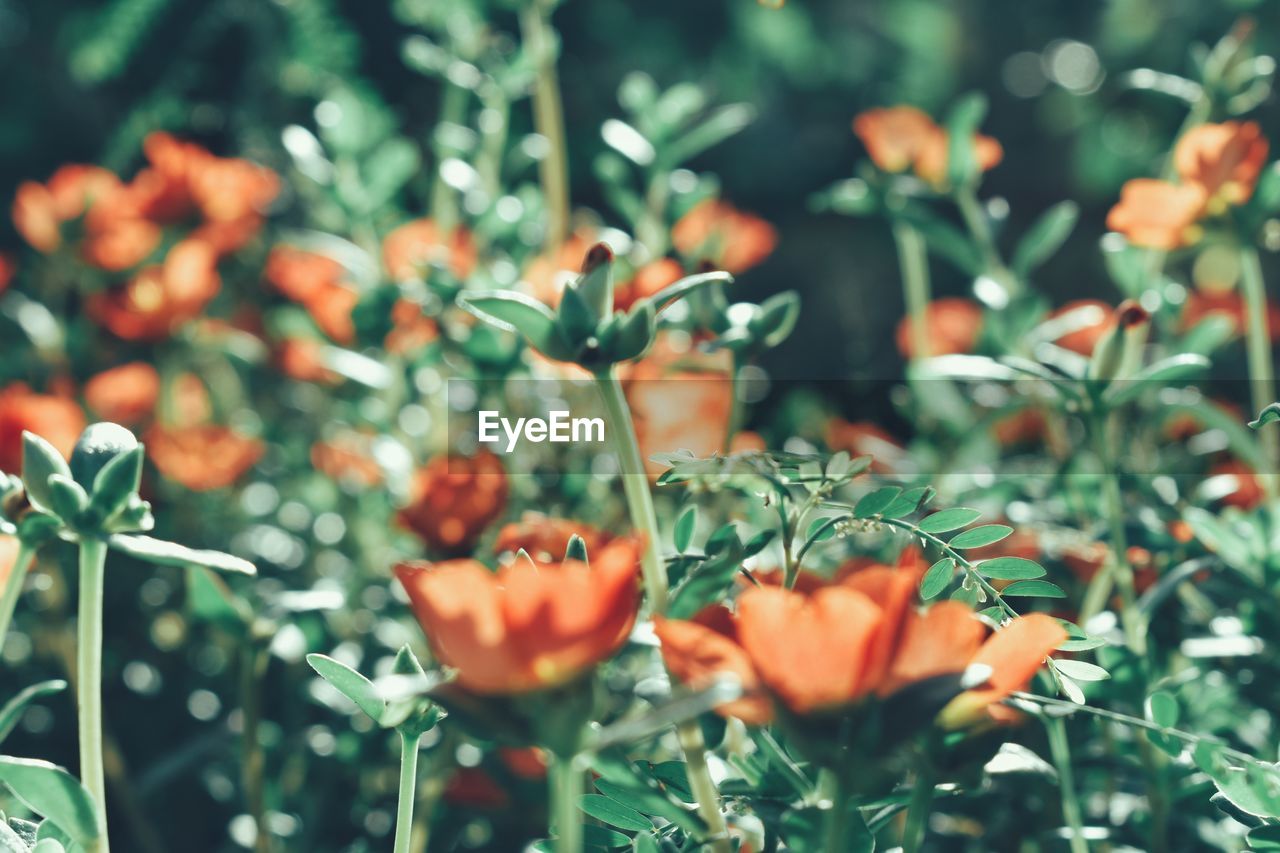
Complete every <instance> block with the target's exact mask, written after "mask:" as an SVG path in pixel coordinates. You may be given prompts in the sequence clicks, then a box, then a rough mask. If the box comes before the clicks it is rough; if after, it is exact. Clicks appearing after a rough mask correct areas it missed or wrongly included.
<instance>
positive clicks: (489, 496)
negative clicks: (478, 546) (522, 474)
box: [397, 450, 508, 554]
mask: <svg viewBox="0 0 1280 853" xmlns="http://www.w3.org/2000/svg"><path fill="white" fill-rule="evenodd" d="M507 491H508V483H507V474H506V471H505V470H503V467H502V463H501V462H499V461H498V457H497V456H495V455H494V454H492V453H490V452H489V451H487V450H486V451H481V452H480V453H477V454H476V455H475V456H470V457H468V456H459V455H456V454H450V455H447V456H437V457H435V458H434V459H432V460H431V461H430V462H428V463H427V464H426V465H425V466H424V467H423V468H421V469H419V471H418V472H417V473H416V474H415V475H414V477H413V484H412V487H411V493H410V497H409V505H408V506H406V507H404V508H403V509H401V510H400V512H399V514H398V515H397V519H398V521H399V523H400V525H401V526H403V527H405V528H406V529H408V530H411V531H413V532H414V533H415V534H417V536H418V537H419V538H420V539H422V541H423V542H425V543H426V544H427V545H428V546H429V547H431V548H434V549H436V550H438V551H441V552H443V553H445V554H458V553H462V552H465V551H467V550H469V549H470V548H471V546H472V545H473V544H474V543H475V541H476V539H478V538H479V537H480V534H481V533H483V532H484V530H485V528H486V527H488V526H489V525H490V524H492V523H493V522H494V521H495V520H496V519H497V518H498V516H500V515H502V511H503V510H504V509H505V508H506V504H507Z"/></svg>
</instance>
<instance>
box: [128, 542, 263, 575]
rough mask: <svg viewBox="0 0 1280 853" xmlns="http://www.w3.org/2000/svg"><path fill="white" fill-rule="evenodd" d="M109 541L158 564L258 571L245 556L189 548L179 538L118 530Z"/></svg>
mask: <svg viewBox="0 0 1280 853" xmlns="http://www.w3.org/2000/svg"><path fill="white" fill-rule="evenodd" d="M107 544H108V545H109V546H110V547H111V548H112V549H113V550H116V551H119V552H120V553H122V554H128V555H129V556H130V557H134V558H136V559H139V560H142V561H143V562H146V563H152V564H154V565H157V566H177V567H179V568H186V567H188V566H202V567H204V568H206V569H214V570H216V571H219V572H234V573H237V574H242V575H256V574H257V573H258V570H257V568H255V567H254V565H253V563H250V562H249V561H248V560H242V559H241V558H239V557H234V556H232V555H231V554H225V553H223V552H222V551H206V550H199V549H196V548H188V547H187V546H185V545H179V544H178V543H176V542H166V541H164V540H163V539H155V538H153V537H151V536H134V535H132V534H123V533H117V534H115V535H114V536H110V537H108V538H107Z"/></svg>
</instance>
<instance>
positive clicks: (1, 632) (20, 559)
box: [0, 540, 36, 650]
mask: <svg viewBox="0 0 1280 853" xmlns="http://www.w3.org/2000/svg"><path fill="white" fill-rule="evenodd" d="M35 559H36V551H35V549H34V548H32V547H31V546H30V545H28V544H27V543H26V542H23V541H22V540H18V553H17V555H16V556H14V558H13V565H12V566H10V567H9V577H8V578H6V579H5V582H4V592H3V593H0V650H3V649H4V638H5V636H6V635H7V634H8V633H9V623H10V622H12V621H13V611H14V608H15V607H17V606H18V597H19V596H21V595H22V588H23V586H25V585H26V582H27V572H28V571H29V570H30V569H31V564H32V563H34V562H35Z"/></svg>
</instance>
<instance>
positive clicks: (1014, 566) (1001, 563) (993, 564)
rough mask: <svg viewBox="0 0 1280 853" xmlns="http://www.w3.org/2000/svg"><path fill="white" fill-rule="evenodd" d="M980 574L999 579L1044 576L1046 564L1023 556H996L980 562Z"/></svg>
mask: <svg viewBox="0 0 1280 853" xmlns="http://www.w3.org/2000/svg"><path fill="white" fill-rule="evenodd" d="M978 574H980V575H982V576H983V577H987V578H996V579H998V580H1008V581H1022V580H1031V579H1033V578H1041V577H1044V576H1045V574H1046V572H1045V569H1044V566H1042V565H1040V564H1039V563H1037V562H1036V561H1034V560H1027V559H1023V558H1022V557H996V558H995V559H994V560H983V561H982V562H981V563H979V564H978Z"/></svg>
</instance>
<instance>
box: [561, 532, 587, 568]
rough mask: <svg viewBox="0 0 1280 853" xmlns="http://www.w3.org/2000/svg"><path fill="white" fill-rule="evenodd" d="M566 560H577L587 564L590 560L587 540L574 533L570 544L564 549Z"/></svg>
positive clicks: (570, 538)
mask: <svg viewBox="0 0 1280 853" xmlns="http://www.w3.org/2000/svg"><path fill="white" fill-rule="evenodd" d="M564 558H565V559H566V560H577V561H579V562H582V563H586V562H588V561H589V559H590V555H589V554H588V553H587V540H585V539H583V538H582V537H581V536H579V535H578V534H576V533H574V534H573V535H571V536H570V537H569V541H568V543H567V544H566V545H565V547H564Z"/></svg>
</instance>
